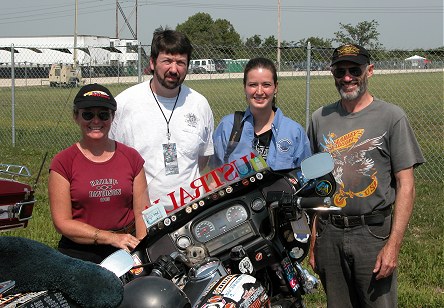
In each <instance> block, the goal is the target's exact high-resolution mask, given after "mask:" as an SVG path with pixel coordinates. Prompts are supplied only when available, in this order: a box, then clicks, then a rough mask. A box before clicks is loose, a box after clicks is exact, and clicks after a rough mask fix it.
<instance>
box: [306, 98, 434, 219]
mask: <svg viewBox="0 0 444 308" xmlns="http://www.w3.org/2000/svg"><path fill="white" fill-rule="evenodd" d="M308 136H309V139H310V142H311V147H312V150H313V153H316V152H325V151H328V152H329V153H330V154H331V155H332V156H333V158H334V161H335V168H334V171H333V174H334V177H335V179H336V182H337V184H338V185H337V191H336V194H335V195H334V197H333V200H332V201H333V202H334V204H335V205H336V206H339V207H342V208H343V213H344V214H346V215H361V214H366V213H370V212H372V211H374V210H376V209H383V208H385V207H387V206H388V205H390V204H392V203H393V202H394V201H395V187H396V181H395V177H394V173H396V172H398V171H401V170H403V169H406V168H410V167H412V166H413V167H416V166H418V165H420V164H422V163H424V162H425V159H424V157H423V155H422V153H421V149H420V148H419V145H418V142H417V141H416V138H415V135H414V133H413V130H412V128H411V126H410V124H409V122H408V119H407V116H406V114H405V113H404V111H403V110H402V109H401V108H400V107H398V106H396V105H393V104H389V103H386V102H384V101H381V100H378V99H376V98H374V100H373V102H372V103H371V104H370V105H369V106H367V107H366V108H364V109H363V110H361V111H359V112H356V113H349V112H347V111H346V110H344V109H343V108H342V106H341V104H340V102H339V101H338V102H336V103H333V104H330V105H328V106H325V107H321V108H319V109H318V110H316V111H315V112H314V113H313V115H312V121H311V123H310V128H309V132H308Z"/></svg>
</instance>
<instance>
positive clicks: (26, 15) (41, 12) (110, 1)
mask: <svg viewBox="0 0 444 308" xmlns="http://www.w3.org/2000/svg"><path fill="white" fill-rule="evenodd" d="M119 2H120V3H123V2H125V3H126V6H125V5H123V6H122V7H123V8H126V9H127V8H133V7H134V2H135V1H134V0H128V1H119ZM34 3H36V4H37V3H41V2H34ZM138 6H139V7H142V6H148V7H150V8H152V7H181V8H199V11H204V10H205V9H212V10H228V11H263V12H275V11H276V6H275V5H259V4H255V5H254V6H252V5H251V4H249V5H247V4H240V3H226V2H225V1H221V3H209V2H207V1H204V2H184V1H140V0H139V4H138ZM114 10H115V0H101V1H97V0H90V1H81V5H79V11H78V14H79V15H80V16H85V15H92V14H97V13H102V12H108V11H114ZM281 10H282V12H283V13H286V14H288V13H332V14H333V13H335V14H336V13H344V14H360V13H362V14H370V13H373V14H375V13H378V14H411V13H417V14H442V13H443V12H444V9H443V6H435V5H413V6H396V7H395V6H384V7H382V6H377V7H371V6H362V7H348V6H314V5H282V6H281ZM73 11H74V4H64V5H62V4H60V5H56V6H54V5H41V4H39V5H34V6H27V7H26V8H23V7H22V8H20V7H17V6H14V7H13V8H2V12H1V13H0V20H1V21H0V25H6V24H14V23H18V22H20V23H23V22H31V21H44V20H53V19H58V18H63V17H68V16H73Z"/></svg>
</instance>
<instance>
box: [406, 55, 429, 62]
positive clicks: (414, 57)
mask: <svg viewBox="0 0 444 308" xmlns="http://www.w3.org/2000/svg"><path fill="white" fill-rule="evenodd" d="M425 59H426V58H424V57H421V56H418V55H414V56H411V57H409V58H407V59H404V60H405V61H418V60H425Z"/></svg>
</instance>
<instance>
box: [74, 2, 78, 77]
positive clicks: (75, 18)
mask: <svg viewBox="0 0 444 308" xmlns="http://www.w3.org/2000/svg"><path fill="white" fill-rule="evenodd" d="M74 11H75V13H74V53H73V56H74V59H73V62H74V63H73V68H76V67H77V13H78V0H76V4H75V10H74Z"/></svg>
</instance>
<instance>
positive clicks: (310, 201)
mask: <svg viewBox="0 0 444 308" xmlns="http://www.w3.org/2000/svg"><path fill="white" fill-rule="evenodd" d="M330 205H331V199H330V197H298V198H297V199H296V206H297V207H299V208H302V209H312V208H315V207H322V206H324V207H325V206H327V207H328V206H330Z"/></svg>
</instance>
